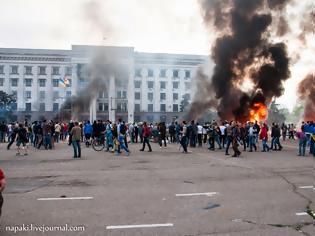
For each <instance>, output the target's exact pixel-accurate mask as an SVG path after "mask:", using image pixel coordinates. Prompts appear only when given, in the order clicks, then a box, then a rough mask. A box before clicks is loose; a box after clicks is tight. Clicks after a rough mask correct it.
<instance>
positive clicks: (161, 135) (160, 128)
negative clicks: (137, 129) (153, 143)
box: [158, 122, 166, 148]
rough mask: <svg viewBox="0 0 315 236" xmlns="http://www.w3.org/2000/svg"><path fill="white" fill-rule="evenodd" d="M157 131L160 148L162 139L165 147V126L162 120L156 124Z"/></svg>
mask: <svg viewBox="0 0 315 236" xmlns="http://www.w3.org/2000/svg"><path fill="white" fill-rule="evenodd" d="M158 131H159V145H160V148H162V142H163V141H164V147H165V148H166V126H165V123H164V122H161V123H160V124H159V125H158Z"/></svg>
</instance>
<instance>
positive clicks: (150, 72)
mask: <svg viewBox="0 0 315 236" xmlns="http://www.w3.org/2000/svg"><path fill="white" fill-rule="evenodd" d="M148 77H153V70H152V69H148Z"/></svg>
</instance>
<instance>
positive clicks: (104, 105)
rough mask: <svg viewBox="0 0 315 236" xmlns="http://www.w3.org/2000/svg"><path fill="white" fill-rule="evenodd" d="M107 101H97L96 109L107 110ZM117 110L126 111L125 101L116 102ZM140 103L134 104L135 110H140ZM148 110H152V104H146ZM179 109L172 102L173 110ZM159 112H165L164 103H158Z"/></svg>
mask: <svg viewBox="0 0 315 236" xmlns="http://www.w3.org/2000/svg"><path fill="white" fill-rule="evenodd" d="M108 109H109V108H108V103H99V104H98V110H99V111H103V112H107V111H108ZM116 110H117V111H118V112H119V111H123V112H126V111H127V103H117V109H116ZM140 111H141V110H140V104H135V112H140ZM147 111H148V112H153V104H148V107H147ZM178 111H179V105H178V104H173V112H178ZM160 112H166V104H160Z"/></svg>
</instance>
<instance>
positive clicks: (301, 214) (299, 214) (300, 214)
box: [295, 212, 308, 216]
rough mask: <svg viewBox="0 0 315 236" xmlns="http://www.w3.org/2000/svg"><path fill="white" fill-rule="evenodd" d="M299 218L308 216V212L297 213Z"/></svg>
mask: <svg viewBox="0 0 315 236" xmlns="http://www.w3.org/2000/svg"><path fill="white" fill-rule="evenodd" d="M295 214H296V215H297V216H308V214H307V212H297V213H295Z"/></svg>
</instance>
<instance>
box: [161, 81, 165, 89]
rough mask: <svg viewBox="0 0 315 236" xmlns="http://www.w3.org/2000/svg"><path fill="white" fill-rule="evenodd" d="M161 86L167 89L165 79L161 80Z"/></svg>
mask: <svg viewBox="0 0 315 236" xmlns="http://www.w3.org/2000/svg"><path fill="white" fill-rule="evenodd" d="M160 88H161V89H166V82H165V81H161V82H160Z"/></svg>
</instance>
